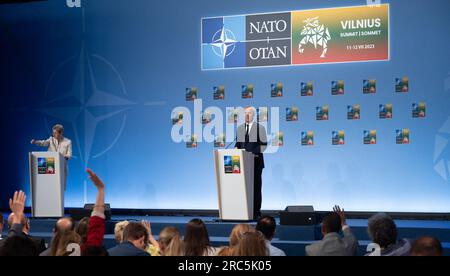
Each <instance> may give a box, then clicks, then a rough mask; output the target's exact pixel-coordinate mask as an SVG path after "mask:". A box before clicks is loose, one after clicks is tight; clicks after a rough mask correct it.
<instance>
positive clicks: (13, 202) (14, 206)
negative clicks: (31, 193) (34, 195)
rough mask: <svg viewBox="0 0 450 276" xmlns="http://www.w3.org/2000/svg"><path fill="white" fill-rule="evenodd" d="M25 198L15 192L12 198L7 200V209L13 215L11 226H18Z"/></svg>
mask: <svg viewBox="0 0 450 276" xmlns="http://www.w3.org/2000/svg"><path fill="white" fill-rule="evenodd" d="M26 199H27V196H26V195H25V193H24V192H22V191H16V192H15V193H14V196H13V198H11V199H9V208H10V209H11V212H12V213H13V214H14V216H13V224H19V223H20V222H21V221H22V217H23V216H24V213H23V212H24V209H25V200H26Z"/></svg>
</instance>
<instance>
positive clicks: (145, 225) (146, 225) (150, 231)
mask: <svg viewBox="0 0 450 276" xmlns="http://www.w3.org/2000/svg"><path fill="white" fill-rule="evenodd" d="M141 223H142V225H144V227H145V229H147V232H148V234H149V236H152V226H151V224H150V222H149V221H146V220H143V221H141Z"/></svg>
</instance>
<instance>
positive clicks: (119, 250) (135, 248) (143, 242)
mask: <svg viewBox="0 0 450 276" xmlns="http://www.w3.org/2000/svg"><path fill="white" fill-rule="evenodd" d="M148 241H149V233H148V231H147V229H146V228H145V226H144V225H143V224H142V223H139V222H130V223H129V224H128V225H127V226H126V227H125V229H124V230H123V242H122V243H121V244H119V245H117V246H115V247H113V248H111V249H109V250H108V253H109V256H124V257H130V256H132V257H133V256H137V257H139V256H150V254H148V253H147V252H146V251H145V248H146V247H147V244H148Z"/></svg>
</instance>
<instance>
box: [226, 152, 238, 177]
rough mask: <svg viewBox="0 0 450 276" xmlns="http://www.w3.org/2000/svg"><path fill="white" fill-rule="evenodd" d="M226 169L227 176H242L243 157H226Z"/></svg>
mask: <svg viewBox="0 0 450 276" xmlns="http://www.w3.org/2000/svg"><path fill="white" fill-rule="evenodd" d="M223 159H224V160H223V162H224V169H225V173H226V174H240V173H241V157H240V156H230V155H225V156H224V157H223Z"/></svg>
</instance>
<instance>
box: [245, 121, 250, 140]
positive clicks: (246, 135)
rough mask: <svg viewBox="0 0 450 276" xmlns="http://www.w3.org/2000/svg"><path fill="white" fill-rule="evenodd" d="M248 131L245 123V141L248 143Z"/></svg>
mask: <svg viewBox="0 0 450 276" xmlns="http://www.w3.org/2000/svg"><path fill="white" fill-rule="evenodd" d="M248 132H249V125H248V124H245V142H246V143H248V142H250V136H249V135H248Z"/></svg>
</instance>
